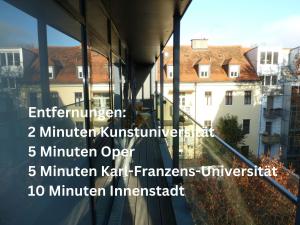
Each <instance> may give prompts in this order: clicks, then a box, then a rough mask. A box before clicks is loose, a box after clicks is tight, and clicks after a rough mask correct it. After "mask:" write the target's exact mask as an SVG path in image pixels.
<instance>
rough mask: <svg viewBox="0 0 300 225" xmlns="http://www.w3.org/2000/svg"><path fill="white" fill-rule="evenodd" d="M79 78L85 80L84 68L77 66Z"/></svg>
mask: <svg viewBox="0 0 300 225" xmlns="http://www.w3.org/2000/svg"><path fill="white" fill-rule="evenodd" d="M88 76H90V67H88ZM77 77H78V78H79V79H83V68H82V66H77Z"/></svg>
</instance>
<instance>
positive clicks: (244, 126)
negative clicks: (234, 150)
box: [243, 119, 250, 134]
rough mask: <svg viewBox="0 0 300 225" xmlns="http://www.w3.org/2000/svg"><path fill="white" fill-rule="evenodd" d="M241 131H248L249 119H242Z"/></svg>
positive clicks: (246, 132) (247, 132)
mask: <svg viewBox="0 0 300 225" xmlns="http://www.w3.org/2000/svg"><path fill="white" fill-rule="evenodd" d="M243 133H244V134H249V133H250V120H249V119H246V120H243Z"/></svg>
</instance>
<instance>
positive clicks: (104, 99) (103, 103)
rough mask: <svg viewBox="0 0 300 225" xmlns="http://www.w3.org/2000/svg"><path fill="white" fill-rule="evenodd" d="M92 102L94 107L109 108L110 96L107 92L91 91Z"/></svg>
mask: <svg viewBox="0 0 300 225" xmlns="http://www.w3.org/2000/svg"><path fill="white" fill-rule="evenodd" d="M93 102H94V105H95V106H96V107H100V108H102V109H109V108H110V98H109V93H108V92H105V93H99V92H98V93H97V92H94V93H93Z"/></svg>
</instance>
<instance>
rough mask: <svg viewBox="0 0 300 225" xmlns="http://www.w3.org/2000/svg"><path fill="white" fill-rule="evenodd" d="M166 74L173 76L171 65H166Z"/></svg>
mask: <svg viewBox="0 0 300 225" xmlns="http://www.w3.org/2000/svg"><path fill="white" fill-rule="evenodd" d="M167 75H168V78H173V65H168V66H167Z"/></svg>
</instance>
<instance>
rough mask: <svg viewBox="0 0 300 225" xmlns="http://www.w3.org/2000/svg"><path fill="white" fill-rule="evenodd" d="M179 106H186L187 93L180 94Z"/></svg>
mask: <svg viewBox="0 0 300 225" xmlns="http://www.w3.org/2000/svg"><path fill="white" fill-rule="evenodd" d="M179 105H180V106H182V107H185V106H186V93H185V92H180V93H179Z"/></svg>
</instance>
